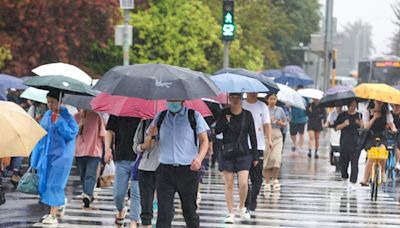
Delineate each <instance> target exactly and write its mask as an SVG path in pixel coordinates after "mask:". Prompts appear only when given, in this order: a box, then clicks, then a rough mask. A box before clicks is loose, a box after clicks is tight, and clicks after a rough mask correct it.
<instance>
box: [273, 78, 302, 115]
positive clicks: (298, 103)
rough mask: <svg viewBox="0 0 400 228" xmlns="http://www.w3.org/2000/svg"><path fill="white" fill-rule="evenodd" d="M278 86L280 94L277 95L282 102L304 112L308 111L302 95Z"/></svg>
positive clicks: (288, 88)
mask: <svg viewBox="0 0 400 228" xmlns="http://www.w3.org/2000/svg"><path fill="white" fill-rule="evenodd" d="M278 86H279V92H278V94H277V97H278V100H279V101H280V102H283V103H285V104H287V105H289V106H293V107H296V108H300V109H303V110H305V109H306V106H305V101H304V98H303V97H301V95H300V94H299V93H298V92H297V91H296V90H294V89H292V88H290V87H289V86H286V85H282V84H279V83H278Z"/></svg>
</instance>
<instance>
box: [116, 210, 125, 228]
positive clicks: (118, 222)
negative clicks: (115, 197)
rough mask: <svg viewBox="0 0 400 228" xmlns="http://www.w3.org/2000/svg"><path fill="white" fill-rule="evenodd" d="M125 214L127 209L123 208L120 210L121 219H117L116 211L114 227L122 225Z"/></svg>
mask: <svg viewBox="0 0 400 228" xmlns="http://www.w3.org/2000/svg"><path fill="white" fill-rule="evenodd" d="M126 213H127V208H126V207H124V209H122V218H118V211H117V216H115V224H116V225H119V226H123V225H124V221H125V216H126Z"/></svg>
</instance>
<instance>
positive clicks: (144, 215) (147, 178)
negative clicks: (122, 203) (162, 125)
mask: <svg viewBox="0 0 400 228" xmlns="http://www.w3.org/2000/svg"><path fill="white" fill-rule="evenodd" d="M151 122H152V120H142V121H141V122H140V124H139V126H138V128H137V130H136V133H135V139H134V143H133V150H134V151H135V152H136V153H137V154H140V155H141V156H142V159H141V161H140V164H139V167H138V169H139V170H138V179H139V190H140V191H139V192H140V204H141V207H142V211H141V213H140V218H141V221H142V226H143V227H147V228H151V221H152V219H153V205H154V204H153V203H154V195H155V193H156V174H157V173H156V170H157V168H158V166H159V165H160V145H159V142H158V141H156V140H153V139H152V137H151V136H149V135H148V134H146V131H147V129H148V128H149V126H150V124H151ZM131 205H132V204H131Z"/></svg>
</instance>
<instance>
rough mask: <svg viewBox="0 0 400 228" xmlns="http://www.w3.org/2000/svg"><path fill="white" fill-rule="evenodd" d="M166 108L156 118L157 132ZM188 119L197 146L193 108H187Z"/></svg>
mask: <svg viewBox="0 0 400 228" xmlns="http://www.w3.org/2000/svg"><path fill="white" fill-rule="evenodd" d="M167 112H168V110H164V111H162V112H161V113H160V116H159V117H158V120H157V129H158V132H160V128H161V124H162V122H163V121H164V118H165V115H166V114H167ZM188 119H189V123H190V127H191V128H192V130H193V137H194V143H195V144H196V146H197V134H196V126H197V124H196V118H195V116H194V110H193V109H189V110H188Z"/></svg>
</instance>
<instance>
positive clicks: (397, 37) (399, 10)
mask: <svg viewBox="0 0 400 228" xmlns="http://www.w3.org/2000/svg"><path fill="white" fill-rule="evenodd" d="M392 9H393V12H394V14H395V16H396V21H395V22H394V23H395V25H396V26H397V30H396V31H395V32H394V34H393V36H392V39H391V44H390V48H391V53H392V54H393V55H397V56H400V2H398V3H397V4H396V5H393V6H392Z"/></svg>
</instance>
